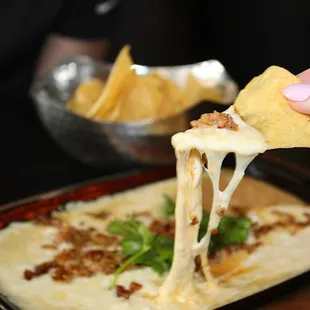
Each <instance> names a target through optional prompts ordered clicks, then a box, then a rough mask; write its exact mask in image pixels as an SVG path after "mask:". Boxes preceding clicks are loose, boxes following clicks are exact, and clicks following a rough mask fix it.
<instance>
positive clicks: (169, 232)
mask: <svg viewBox="0 0 310 310" xmlns="http://www.w3.org/2000/svg"><path fill="white" fill-rule="evenodd" d="M149 229H150V230H151V231H152V232H154V233H157V234H159V235H161V236H167V237H174V232H175V223H174V221H159V220H154V221H153V222H152V223H151V225H150V226H149Z"/></svg>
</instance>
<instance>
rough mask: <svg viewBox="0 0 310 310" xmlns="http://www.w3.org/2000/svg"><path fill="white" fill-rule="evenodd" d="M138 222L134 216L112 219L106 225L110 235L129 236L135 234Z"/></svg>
mask: <svg viewBox="0 0 310 310" xmlns="http://www.w3.org/2000/svg"><path fill="white" fill-rule="evenodd" d="M137 230H138V223H137V222H136V221H135V218H134V217H131V218H130V220H127V221H124V220H120V219H114V220H112V221H111V222H110V224H109V226H108V232H109V233H110V234H112V235H121V236H124V237H126V236H130V235H133V234H137Z"/></svg>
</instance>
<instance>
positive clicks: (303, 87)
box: [283, 83, 310, 102]
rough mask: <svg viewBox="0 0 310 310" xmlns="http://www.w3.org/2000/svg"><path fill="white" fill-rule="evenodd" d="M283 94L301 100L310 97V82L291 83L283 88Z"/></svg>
mask: <svg viewBox="0 0 310 310" xmlns="http://www.w3.org/2000/svg"><path fill="white" fill-rule="evenodd" d="M283 95H284V96H285V97H286V98H287V99H289V100H292V101H296V102H301V101H305V100H307V99H308V98H310V84H308V83H297V84H291V85H289V86H287V87H285V88H284V89H283Z"/></svg>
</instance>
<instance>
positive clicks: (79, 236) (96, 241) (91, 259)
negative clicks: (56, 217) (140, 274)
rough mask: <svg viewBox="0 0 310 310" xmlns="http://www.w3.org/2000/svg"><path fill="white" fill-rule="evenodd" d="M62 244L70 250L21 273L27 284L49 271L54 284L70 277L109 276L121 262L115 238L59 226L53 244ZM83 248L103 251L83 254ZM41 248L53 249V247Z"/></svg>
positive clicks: (91, 251)
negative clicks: (99, 274)
mask: <svg viewBox="0 0 310 310" xmlns="http://www.w3.org/2000/svg"><path fill="white" fill-rule="evenodd" d="M63 242H66V243H70V244H71V245H72V248H70V249H65V250H63V251H61V252H60V253H57V254H56V255H55V256H54V259H53V261H52V262H47V263H44V264H41V265H38V266H36V267H35V271H34V272H32V271H30V270H25V272H24V277H25V278H26V279H29V280H30V279H32V278H33V277H37V276H40V275H41V274H45V273H47V272H48V271H49V270H50V269H53V270H52V273H51V276H52V278H53V279H54V280H55V281H66V282H67V281H70V280H72V279H73V278H74V277H91V276H92V275H93V274H94V273H98V272H102V273H105V274H112V273H114V272H115V270H116V269H117V268H118V267H119V266H120V265H121V263H122V261H123V257H122V254H121V252H120V241H119V239H118V238H117V237H115V236H107V235H104V234H101V233H99V232H97V231H96V230H82V229H81V230H78V229H76V228H74V227H72V226H70V225H68V224H67V223H62V225H61V227H59V232H58V234H57V239H56V240H55V244H57V245H58V244H61V243H63ZM86 246H97V247H98V246H100V247H101V248H103V249H104V250H90V251H85V249H84V248H85V247H86ZM43 247H44V248H54V245H43ZM108 247H113V249H114V250H113V251H112V250H106V248H108ZM45 266H47V267H46V268H47V269H46V270H45V269H44V267H45Z"/></svg>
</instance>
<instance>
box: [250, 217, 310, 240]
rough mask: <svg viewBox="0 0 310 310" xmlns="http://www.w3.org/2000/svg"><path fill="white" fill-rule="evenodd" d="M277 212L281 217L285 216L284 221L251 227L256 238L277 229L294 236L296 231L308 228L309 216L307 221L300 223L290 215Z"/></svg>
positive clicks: (309, 223) (309, 224)
mask: <svg viewBox="0 0 310 310" xmlns="http://www.w3.org/2000/svg"><path fill="white" fill-rule="evenodd" d="M279 212H280V213H281V215H282V217H283V215H285V217H284V219H285V221H277V222H275V223H272V224H270V225H261V226H259V225H257V224H255V225H254V224H253V225H252V230H253V233H254V236H255V237H256V238H259V237H260V236H262V235H265V234H267V233H269V232H270V231H272V230H275V229H279V228H282V229H286V230H288V231H289V232H290V233H291V234H295V233H296V232H297V231H298V230H300V229H302V228H305V227H307V226H310V216H309V219H307V220H306V221H304V222H300V221H297V220H296V219H295V218H294V217H293V216H292V217H291V216H290V214H287V213H285V212H281V211H279ZM279 212H278V214H279Z"/></svg>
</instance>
